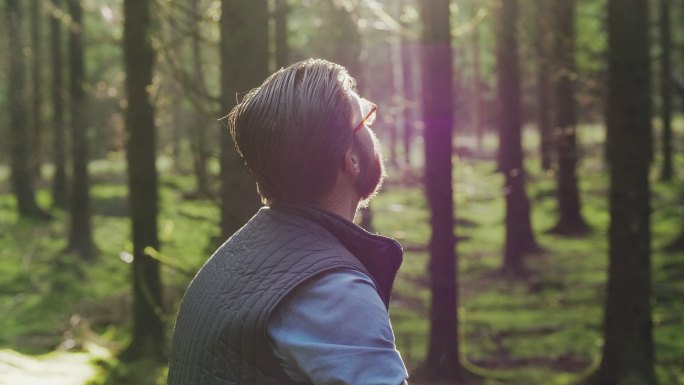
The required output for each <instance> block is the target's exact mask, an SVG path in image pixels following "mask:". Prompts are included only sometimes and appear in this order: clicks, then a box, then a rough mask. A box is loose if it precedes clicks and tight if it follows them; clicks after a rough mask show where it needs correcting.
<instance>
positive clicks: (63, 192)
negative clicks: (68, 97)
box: [50, 0, 68, 208]
mask: <svg viewBox="0 0 684 385" xmlns="http://www.w3.org/2000/svg"><path fill="white" fill-rule="evenodd" d="M52 4H53V6H54V7H55V10H61V7H62V0H52ZM50 53H51V55H50V56H51V59H52V110H53V117H52V124H53V146H54V148H53V156H54V165H55V173H54V176H53V179H52V202H53V205H55V206H56V207H62V208H64V207H66V206H67V201H68V195H67V179H66V141H65V132H64V98H65V92H64V77H63V71H64V69H63V60H64V58H63V56H62V55H63V54H62V22H61V20H60V19H59V18H58V17H57V16H56V15H55V14H54V13H53V14H52V15H51V17H50Z"/></svg>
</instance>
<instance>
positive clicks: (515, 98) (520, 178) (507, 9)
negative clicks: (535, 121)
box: [497, 0, 539, 275]
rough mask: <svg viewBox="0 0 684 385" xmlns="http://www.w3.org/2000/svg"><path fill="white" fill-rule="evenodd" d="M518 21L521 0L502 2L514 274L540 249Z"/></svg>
mask: <svg viewBox="0 0 684 385" xmlns="http://www.w3.org/2000/svg"><path fill="white" fill-rule="evenodd" d="M517 20H518V1H517V0H506V1H503V2H502V7H501V9H500V12H499V20H498V23H497V24H498V26H499V31H498V44H497V72H498V90H497V91H498V101H499V111H500V113H499V170H500V171H501V172H502V173H503V174H504V180H505V181H504V195H505V198H506V219H505V224H506V243H505V247H504V263H503V270H504V271H506V272H508V273H511V274H515V275H517V274H521V273H522V272H523V271H524V260H523V259H524V253H525V252H529V251H535V250H538V249H539V246H538V245H537V242H536V240H535V238H534V234H533V233H532V223H531V220H530V201H529V199H528V198H527V192H526V191H525V169H524V167H523V151H522V143H521V110H522V107H521V97H520V69H519V63H518V43H517V37H516V36H517V29H516V23H517Z"/></svg>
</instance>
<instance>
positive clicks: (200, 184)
mask: <svg viewBox="0 0 684 385" xmlns="http://www.w3.org/2000/svg"><path fill="white" fill-rule="evenodd" d="M198 1H199V0H191V2H190V9H191V11H192V13H193V16H194V18H193V20H194V25H193V29H192V57H193V75H194V78H195V86H196V87H199V88H200V89H201V90H203V92H204V93H205V94H206V83H205V81H204V70H203V69H202V62H203V61H202V45H201V44H202V42H201V39H200V24H201V20H202V18H201V15H200V13H199V10H198ZM196 112H197V113H196V115H197V116H196V117H195V119H196V125H194V126H193V127H192V128H191V130H190V132H191V133H192V134H191V135H192V149H193V164H194V168H195V177H196V179H197V191H196V195H197V197H199V198H209V197H211V191H210V188H209V170H208V169H207V159H208V150H207V132H206V131H207V127H213V125H210V124H209V122H207V117H206V116H200V114H202V113H201V112H200V111H198V110H196ZM202 115H204V114H202Z"/></svg>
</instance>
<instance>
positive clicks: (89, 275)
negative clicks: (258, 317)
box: [0, 122, 684, 385]
mask: <svg viewBox="0 0 684 385" xmlns="http://www.w3.org/2000/svg"><path fill="white" fill-rule="evenodd" d="M680 123H681V122H680ZM680 126H681V125H680ZM581 138H582V140H583V143H582V145H583V148H585V158H584V159H583V161H582V162H581V163H580V171H579V174H580V176H581V190H582V202H583V213H584V216H585V218H586V219H587V221H588V222H589V224H590V226H591V227H592V230H593V231H592V233H591V234H589V235H588V236H587V237H585V238H581V239H572V238H571V239H568V238H562V237H558V236H553V235H548V234H546V233H545V231H546V230H547V229H549V228H551V227H552V226H553V225H554V224H555V220H556V217H555V214H554V213H555V210H556V203H555V196H554V189H555V181H554V178H553V176H552V175H547V174H544V173H542V172H540V171H539V165H538V160H537V159H536V158H535V157H530V158H529V159H528V160H527V163H526V169H527V171H528V175H529V177H528V194H529V196H530V199H531V202H532V207H533V211H532V223H533V226H534V230H535V234H536V235H537V240H538V241H539V243H540V245H542V247H544V248H545V250H546V251H545V252H544V253H540V254H538V255H534V256H530V257H529V258H528V259H527V261H526V263H527V267H528V268H529V270H530V271H531V273H530V274H529V275H528V276H527V277H526V278H525V279H518V280H515V279H511V278H508V277H505V276H503V275H502V274H501V273H500V272H499V268H500V266H501V262H502V247H503V244H502V240H503V236H504V228H503V213H504V208H505V207H504V202H503V199H502V196H501V188H502V177H501V175H499V174H496V173H494V172H493V170H494V163H493V160H480V161H473V160H469V159H459V158H457V157H455V159H454V160H455V166H456V167H455V169H454V181H455V184H454V187H455V192H454V200H455V202H456V216H457V218H458V226H457V228H456V232H457V234H458V236H459V242H458V246H457V250H458V257H459V270H460V274H459V282H458V283H459V290H460V300H461V302H460V308H459V317H460V322H461V323H460V330H459V334H460V338H461V355H462V360H463V361H464V362H466V363H467V365H468V366H469V367H470V368H471V369H472V370H473V371H476V372H477V373H480V374H483V375H484V376H485V378H486V381H485V383H486V384H492V385H493V384H530V385H534V384H540V385H541V384H544V385H547V384H558V385H561V384H570V383H573V382H575V381H577V380H579V379H580V378H581V377H582V375H584V374H585V373H587V372H588V371H590V370H592V368H594V367H595V366H596V365H597V363H598V360H599V359H600V346H601V343H602V340H601V322H602V302H603V299H604V286H605V281H606V271H607V258H608V257H607V255H608V248H607V239H606V234H607V228H608V224H609V220H610V218H609V214H608V200H607V189H608V185H607V183H608V181H607V171H606V168H605V165H604V164H603V161H602V159H601V158H600V151H599V150H600V143H601V141H602V134H601V130H600V129H598V128H597V127H584V128H583V134H582V135H581ZM525 139H526V151H527V152H528V153H529V154H534V153H535V149H536V137H535V136H534V135H530V133H529V132H527V133H526V134H525ZM486 143H487V148H486V150H487V151H488V152H489V154H490V156H488V157H487V156H485V157H484V158H485V159H491V158H492V157H491V154H492V151H493V147H492V145H491V144H492V143H495V141H492V140H491V137H489V138H488V140H487V141H486ZM414 151H416V153H418V152H419V151H420V149H418V148H414ZM418 157H419V155H416V156H414V158H418ZM656 164H657V160H656ZM676 164H677V170H679V172H681V170H682V169H684V156H682V155H681V154H680V155H679V157H678V158H677V163H676ZM158 165H159V168H160V186H161V194H160V198H161V210H162V211H161V213H160V215H159V236H160V240H161V248H160V252H161V253H162V255H163V257H164V258H166V259H168V260H169V261H170V263H169V265H170V266H166V267H164V268H163V269H162V274H163V281H164V283H165V290H166V293H165V303H166V305H167V318H166V322H167V326H168V331H169V334H170V331H171V327H172V325H173V321H174V317H175V311H176V308H177V306H178V302H179V300H180V297H181V296H182V293H183V290H184V289H185V287H186V285H187V284H188V282H189V280H190V276H189V275H188V274H187V272H188V271H189V272H192V271H196V270H197V269H198V268H199V267H200V266H201V265H202V263H203V262H204V261H205V259H206V258H207V257H208V256H209V254H210V253H211V252H212V251H213V247H214V245H213V242H214V241H212V238H214V237H215V236H216V235H217V234H218V233H219V229H218V223H219V210H218V206H217V205H216V204H215V202H211V201H196V200H188V199H185V198H184V196H185V194H186V193H189V192H191V191H192V189H193V186H194V180H193V178H192V176H190V175H186V174H179V173H175V172H174V171H173V170H172V167H171V165H170V163H169V161H168V159H165V158H164V159H162V160H160V162H159V163H158ZM90 171H91V173H92V180H93V185H92V187H91V195H92V202H93V203H92V207H93V227H94V237H95V243H96V245H97V248H98V251H99V254H98V257H97V260H96V261H95V262H93V263H86V262H82V261H79V260H78V258H77V257H76V256H74V255H69V254H66V253H64V248H65V247H66V244H67V234H68V213H66V212H64V211H60V210H57V209H53V210H51V213H52V214H53V215H54V217H55V219H53V220H52V221H50V222H48V223H40V222H32V221H26V220H19V218H18V217H17V215H16V207H15V202H14V199H13V197H12V196H11V195H10V194H9V192H8V191H7V189H3V190H2V191H1V192H0V293H2V295H1V296H0V313H1V314H4V315H8V316H4V317H0V347H7V348H10V349H13V350H16V351H20V352H22V353H26V354H41V353H47V352H50V351H53V350H55V349H58V348H59V349H65V350H67V351H70V350H76V351H79V350H85V349H84V346H85V344H87V343H96V344H98V345H100V346H104V347H106V348H107V349H109V350H111V351H112V352H114V353H115V352H116V351H118V349H121V348H122V347H123V346H125V344H126V342H127V339H128V328H129V326H130V325H129V318H130V307H131V306H130V302H131V297H130V288H129V274H130V265H129V264H128V263H126V262H125V261H124V259H125V258H121V256H122V255H124V254H125V253H126V252H130V251H131V244H130V231H131V230H130V223H129V220H128V217H127V210H128V203H127V198H126V195H127V189H126V175H125V160H124V159H123V157H122V156H121V155H120V154H112V155H110V156H109V157H108V158H107V159H103V160H97V161H94V162H93V163H92V164H91V167H90ZM390 173H391V174H393V175H394V176H393V177H391V178H390V180H389V181H388V183H387V185H386V186H385V189H384V190H383V192H382V193H381V194H380V195H379V196H378V197H377V198H376V200H374V201H373V203H372V209H373V213H374V217H373V218H374V226H375V228H376V230H377V231H378V232H380V233H382V234H385V235H389V236H392V237H395V238H397V239H398V240H400V242H401V243H402V244H403V245H404V247H405V249H406V252H405V256H404V264H403V266H402V269H401V271H400V273H399V276H398V278H397V281H396V284H395V295H394V299H393V302H392V306H391V309H390V311H391V318H392V324H393V327H394V331H395V335H396V340H397V345H398V348H399V350H400V351H401V352H402V356H403V357H404V359H405V360H406V362H407V364H408V366H409V369H410V370H413V369H415V368H416V367H417V366H418V365H419V364H420V363H421V362H422V361H423V360H424V359H425V354H426V351H427V345H428V341H427V335H428V331H429V322H428V316H429V306H430V291H429V278H428V276H427V270H426V267H427V263H428V258H429V256H428V251H427V245H428V242H429V237H430V228H429V225H428V219H429V213H428V211H427V207H426V200H425V197H424V195H423V190H422V186H421V185H420V184H419V183H418V182H417V180H416V178H413V179H405V180H402V178H400V175H404V173H406V170H404V171H400V170H390ZM410 174H412V175H414V176H415V175H417V174H418V171H417V170H416V169H414V170H411V171H410ZM0 176H2V178H4V179H2V181H3V183H4V181H7V180H8V179H7V178H8V176H7V170H6V168H2V167H0ZM653 180H654V183H653V202H652V208H653V215H652V231H653V242H652V244H653V280H654V293H655V298H654V301H653V304H654V310H653V318H654V326H655V329H654V330H655V332H654V336H655V341H656V351H657V373H658V376H659V378H660V381H661V384H684V369H682V368H683V367H684V365H682V362H684V255H681V253H680V254H666V253H664V252H662V251H661V250H662V248H663V247H664V246H665V245H666V244H667V243H668V242H669V241H671V240H672V239H674V237H675V236H676V235H677V233H678V231H679V230H680V229H681V226H682V216H683V215H684V212H683V210H684V208H683V207H682V204H681V200H680V198H679V197H680V191H681V189H682V187H683V186H682V184H681V182H671V183H659V182H657V167H654V174H653ZM39 187H40V188H39V193H38V199H39V202H40V203H41V204H42V205H43V206H45V207H47V206H49V204H50V195H49V189H48V186H47V183H45V182H43V183H42V184H41V185H40V186H39ZM97 362H98V367H100V369H101V370H100V371H99V372H100V375H99V376H98V377H96V378H95V379H93V382H92V384H94V385H101V384H102V385H104V384H112V385H113V384H119V383H144V384H155V383H156V384H162V383H164V377H165V368H163V367H159V366H158V365H155V364H152V363H147V362H140V363H135V364H122V363H119V362H118V361H116V359H114V358H111V359H98V360H97ZM142 378H145V380H144V381H143V380H142Z"/></svg>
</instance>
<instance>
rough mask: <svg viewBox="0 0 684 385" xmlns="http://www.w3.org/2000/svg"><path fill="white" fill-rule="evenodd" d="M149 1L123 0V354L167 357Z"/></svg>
mask: <svg viewBox="0 0 684 385" xmlns="http://www.w3.org/2000/svg"><path fill="white" fill-rule="evenodd" d="M150 8H151V2H150V1H149V0H125V2H124V62H125V68H126V92H127V97H128V108H127V110H126V130H127V132H128V143H127V146H126V160H127V162H128V189H129V194H128V196H129V199H130V207H131V208H130V215H131V221H132V231H133V256H134V259H133V268H132V270H133V271H132V280H133V336H132V339H131V343H130V345H129V346H128V348H127V349H126V351H125V352H124V355H123V357H124V358H125V359H131V360H133V359H138V358H141V357H150V358H154V359H163V358H164V355H165V354H164V327H163V322H162V319H161V315H162V313H163V309H162V300H161V298H162V287H161V279H160V276H159V262H158V261H157V260H155V259H153V258H152V257H151V256H150V255H151V254H150V253H151V252H153V251H152V250H149V249H148V248H152V249H154V250H159V239H158V235H157V213H158V206H159V200H158V182H157V179H158V177H157V170H156V167H155V159H156V134H155V128H154V108H153V106H152V102H151V97H150V95H149V91H148V89H149V87H150V86H151V84H152V69H153V65H154V56H155V54H154V49H153V48H152V40H151V36H150V34H151V32H150V30H151V20H150Z"/></svg>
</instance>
